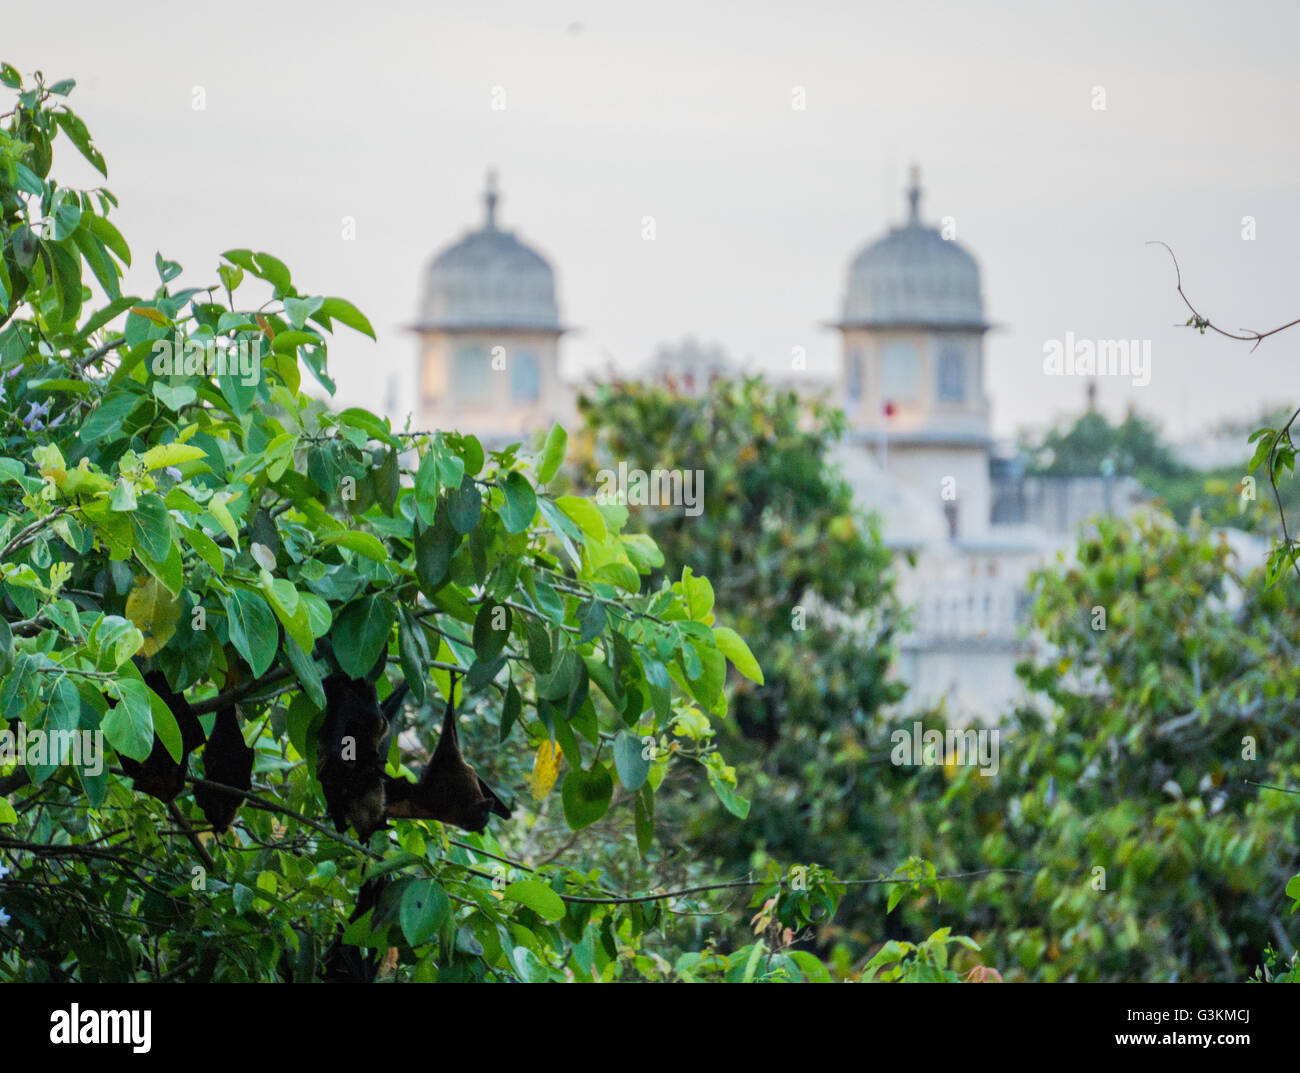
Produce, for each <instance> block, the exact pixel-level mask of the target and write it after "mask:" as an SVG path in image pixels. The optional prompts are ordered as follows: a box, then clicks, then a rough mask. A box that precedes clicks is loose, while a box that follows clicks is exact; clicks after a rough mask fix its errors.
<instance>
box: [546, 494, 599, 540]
mask: <svg viewBox="0 0 1300 1073" xmlns="http://www.w3.org/2000/svg"><path fill="white" fill-rule="evenodd" d="M555 505H556V506H557V507H559V508H560V510H562V511H564V513H565V514H566V515H567V516H568V517H569V518H570V519H571V520H572V521H573V522H574V523H575V524H576V525H577V526H578V528H579V529H581V530H582V531H583V532H584V533H586V534H587V536H588V537H590V538H591V539H592V540H594V541H596V543H598V544H603V543H604V542H605V538H606V537H607V536H608V535H609V530H608V529H607V528H606V526H605V519H604V518H603V517H601V513H600V511H599V510H597V509H596V505H595V504H594V503H592V502H591V501H590V500H586V499H583V498H581V497H580V496H560V498H559V499H557V500H556V501H555Z"/></svg>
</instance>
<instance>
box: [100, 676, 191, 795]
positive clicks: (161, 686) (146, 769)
mask: <svg viewBox="0 0 1300 1073" xmlns="http://www.w3.org/2000/svg"><path fill="white" fill-rule="evenodd" d="M144 684H145V685H147V686H148V687H149V688H150V689H152V690H153V691H154V692H155V693H157V694H158V696H159V697H160V698H161V699H162V702H163V703H164V704H166V705H167V707H168V708H170V709H171V713H172V715H174V716H175V717H176V725H177V726H178V727H180V731H181V758H180V761H179V762H178V761H176V760H173V759H172V754H171V753H169V752H168V751H167V747H166V746H165V745H163V743H162V741H160V740H159V738H158V736H157V735H156V734H155V735H154V739H153V749H151V750H150V752H149V755H148V756H147V757H145V759H144V760H143V761H140V760H133V759H131V757H129V756H123V757H121V758H120V759H121V763H122V770H123V771H125V772H126V773H127V774H128V775H129V776H131V781H132V784H133V785H134V786H135V788H136V789H137V790H138V791H139V792H140V793H143V794H148V795H149V796H150V797H156V798H157V799H158V800H159V801H172V800H175V798H176V795H177V794H179V793H180V792H181V790H183V789H184V788H185V776H186V774H187V773H188V770H189V764H190V753H192V752H193V751H194V750H195V749H197V748H198V747H199V746H200V745H202V744H203V741H204V738H203V727H202V726H200V725H199V717H198V716H197V715H195V714H194V709H193V708H191V707H190V705H189V702H188V701H186V699H185V697H184V696H183V695H181V694H180V693H173V692H172V690H171V687H170V686H169V685H168V684H167V678H166V676H165V675H164V674H163V673H162V672H161V671H150V672H149V673H148V674H146V675H145V676H144Z"/></svg>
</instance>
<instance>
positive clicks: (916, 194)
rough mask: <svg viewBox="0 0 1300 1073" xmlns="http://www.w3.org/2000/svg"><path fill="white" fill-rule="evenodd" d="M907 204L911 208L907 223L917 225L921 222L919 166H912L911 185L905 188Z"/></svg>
mask: <svg viewBox="0 0 1300 1073" xmlns="http://www.w3.org/2000/svg"><path fill="white" fill-rule="evenodd" d="M907 203H908V205H910V206H911V211H910V213H909V214H908V217H907V222H908V223H912V224H919V223H920V222H921V165H920V164H913V165H912V183H911V185H910V186H909V187H908V188H907Z"/></svg>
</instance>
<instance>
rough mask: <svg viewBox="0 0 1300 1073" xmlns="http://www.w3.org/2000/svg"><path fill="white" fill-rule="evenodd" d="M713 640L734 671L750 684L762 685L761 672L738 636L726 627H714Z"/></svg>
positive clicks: (747, 646) (752, 654)
mask: <svg viewBox="0 0 1300 1073" xmlns="http://www.w3.org/2000/svg"><path fill="white" fill-rule="evenodd" d="M713 639H714V641H716V642H717V645H718V650H719V651H720V652H721V653H722V654H723V655H724V656H726V657H727V659H729V660H731V662H732V664H733V665H734V666H735V668H736V670H738V671H739V672H740V673H741V674H743V675H744V676H745V677H746V678H748V679H749V680H750V681H751V682H757V683H758V684H759V685H762V684H763V670H762V668H761V667H759V665H758V660H756V659H755V658H754V653H753V652H751V651H750V650H749V645H747V644H745V641H744V638H742V637H741V636H740V634H738V633H737V632H736V631H735V630H733V629H730V628H728V627H726V626H714V627H713Z"/></svg>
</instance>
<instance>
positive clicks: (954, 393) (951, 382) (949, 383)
mask: <svg viewBox="0 0 1300 1073" xmlns="http://www.w3.org/2000/svg"><path fill="white" fill-rule="evenodd" d="M937 379H938V382H939V383H938V389H939V401H940V402H962V401H964V400H965V398H966V360H965V355H964V354H963V353H962V352H961V351H960V350H959V349H958V348H957V347H953V346H948V347H944V348H943V350H941V351H940V352H939V374H938V377H937Z"/></svg>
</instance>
